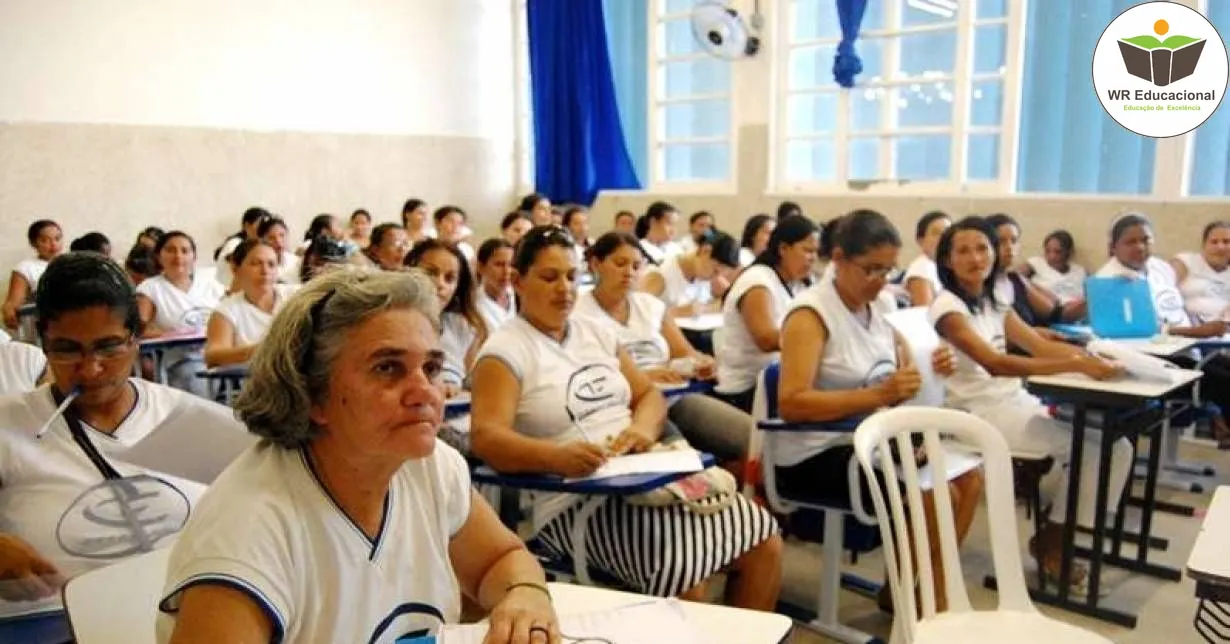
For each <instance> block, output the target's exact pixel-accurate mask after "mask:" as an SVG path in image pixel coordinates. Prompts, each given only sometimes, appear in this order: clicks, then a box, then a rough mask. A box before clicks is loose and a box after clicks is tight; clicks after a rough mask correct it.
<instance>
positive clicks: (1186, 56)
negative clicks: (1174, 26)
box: [1119, 35, 1206, 87]
mask: <svg viewBox="0 0 1230 644" xmlns="http://www.w3.org/2000/svg"><path fill="white" fill-rule="evenodd" d="M1205 42H1206V41H1205V39H1204V38H1192V37H1191V36H1171V37H1169V38H1167V39H1166V40H1158V39H1157V38H1156V37H1154V36H1151V35H1144V36H1136V37H1134V38H1120V39H1119V55H1121V56H1123V64H1124V66H1125V67H1127V71H1128V73H1129V74H1131V75H1133V76H1135V77H1137V78H1140V79H1144V80H1146V81H1149V82H1150V83H1153V84H1154V85H1156V86H1158V87H1165V86H1167V85H1169V84H1171V83H1173V82H1175V81H1180V80H1183V79H1184V78H1187V77H1188V76H1191V75H1192V72H1194V71H1196V63H1198V62H1200V54H1201V53H1202V52H1203V51H1204V43H1205Z"/></svg>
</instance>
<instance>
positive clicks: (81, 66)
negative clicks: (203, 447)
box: [0, 0, 515, 266]
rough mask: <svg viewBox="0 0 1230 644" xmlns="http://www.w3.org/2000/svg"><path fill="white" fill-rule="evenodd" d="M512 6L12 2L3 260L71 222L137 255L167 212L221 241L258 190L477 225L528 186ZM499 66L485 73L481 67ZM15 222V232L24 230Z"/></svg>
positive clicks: (3, 64) (266, 0) (4, 43)
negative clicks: (424, 203) (33, 226)
mask: <svg viewBox="0 0 1230 644" xmlns="http://www.w3.org/2000/svg"><path fill="white" fill-rule="evenodd" d="M512 11H513V3H512V2H506V1H502V0H256V1H252V0H212V1H211V2H204V3H203V2H195V1H193V0H56V1H55V2H3V3H0V221H3V222H4V224H5V231H6V233H8V234H5V235H3V236H0V266H9V265H12V263H13V262H15V261H16V260H17V259H18V258H20V257H23V256H25V255H26V254H27V253H28V249H27V248H26V244H25V239H24V231H25V226H26V224H27V223H28V222H29V221H31V220H33V219H36V218H41V217H48V218H52V219H56V220H58V221H59V222H61V224H62V225H63V226H64V228H65V233H66V237H68V238H70V239H71V238H72V237H75V236H77V235H80V234H82V233H84V232H86V231H88V230H94V229H97V230H101V231H103V232H105V233H106V234H108V235H109V236H111V237H112V240H113V243H114V245H115V246H116V251H117V253H118V252H123V251H126V250H127V248H128V246H129V244H130V243H131V241H132V239H133V238H134V237H135V234H136V232H137V231H138V230H139V229H140V228H142V227H144V226H146V225H150V224H158V225H162V226H164V227H168V228H174V227H178V228H183V229H186V230H188V231H189V232H190V233H191V234H193V235H194V236H196V237H197V239H198V243H199V244H200V245H201V246H202V247H207V248H210V249H212V248H213V247H214V246H215V245H216V244H217V243H218V242H219V241H220V240H221V238H222V237H223V236H224V235H226V234H227V233H229V232H232V231H233V230H234V229H236V228H237V226H238V220H239V215H240V214H241V213H242V211H243V210H244V209H245V208H246V207H248V206H249V205H251V204H262V205H265V206H266V207H268V208H269V209H271V210H273V211H274V212H277V213H279V214H282V215H283V216H285V217H286V218H287V219H288V221H289V222H290V223H291V226H292V231H291V232H292V235H295V236H299V235H301V234H302V231H303V230H304V228H305V227H306V225H307V223H308V220H309V219H310V218H311V217H312V216H313V215H315V214H317V213H319V212H332V213H335V214H339V215H343V216H344V215H348V214H349V213H350V211H351V210H353V209H354V208H357V207H364V208H367V209H368V210H370V211H371V212H372V214H373V215H374V216H375V218H376V219H377V220H392V219H396V217H397V216H398V214H399V213H400V208H401V203H402V202H403V201H404V200H405V199H406V198H407V197H410V196H419V197H422V198H425V199H427V200H429V201H430V202H431V203H434V204H442V203H446V202H447V203H458V204H461V205H463V206H464V207H466V208H467V210H469V211H470V213H471V218H472V219H473V220H474V221H473V224H472V225H473V226H474V227H475V228H477V229H479V230H480V231H489V230H494V229H495V228H496V224H497V223H498V216H499V213H502V212H503V211H504V210H505V209H506V207H507V205H508V203H509V202H510V200H511V199H512V196H513V187H514V186H513V179H514V176H513V174H514V170H513V136H514V118H515V117H514V113H513V63H512V60H513V56H512V51H513V50H512V47H513V45H512V40H513V13H512ZM480 78H481V79H482V80H481V82H479V81H477V80H476V79H480ZM14 233H16V234H14Z"/></svg>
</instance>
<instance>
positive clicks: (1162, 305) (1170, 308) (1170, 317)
mask: <svg viewBox="0 0 1230 644" xmlns="http://www.w3.org/2000/svg"><path fill="white" fill-rule="evenodd" d="M1155 303H1156V304H1157V312H1158V314H1159V315H1161V316H1162V318H1164V319H1165V320H1166V321H1167V322H1173V323H1181V322H1182V316H1180V315H1176V313H1179V312H1181V311H1182V310H1183V296H1181V295H1179V292H1178V291H1175V290H1173V289H1166V290H1164V291H1161V292H1159V293H1158V294H1157V300H1156V301H1155Z"/></svg>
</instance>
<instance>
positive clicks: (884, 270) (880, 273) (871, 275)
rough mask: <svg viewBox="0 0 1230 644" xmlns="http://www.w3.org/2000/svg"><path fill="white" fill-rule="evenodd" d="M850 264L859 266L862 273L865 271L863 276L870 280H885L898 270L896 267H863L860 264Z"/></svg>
mask: <svg viewBox="0 0 1230 644" xmlns="http://www.w3.org/2000/svg"><path fill="white" fill-rule="evenodd" d="M850 263H851V264H853V265H854V266H857V267H858V269H859V270H860V271H863V275H865V276H866V277H867V279H869V280H874V279H884V278H886V277H888V276H889V275H890V274H892V272H893V271H895V270H897V267H896V266H863V265H862V264H859V263H858V262H850Z"/></svg>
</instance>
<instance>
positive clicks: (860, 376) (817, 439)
mask: <svg viewBox="0 0 1230 644" xmlns="http://www.w3.org/2000/svg"><path fill="white" fill-rule="evenodd" d="M799 309H810V310H812V311H815V312H816V314H817V315H819V316H820V319H821V320H822V321H823V322H824V326H825V328H826V329H828V341H827V342H825V343H824V354H823V355H821V356H820V365H819V370H818V372H817V374H816V381H815V382H814V383H813V384H812V386H813V387H814V388H815V389H823V390H828V391H833V390H849V389H865V388H867V387H873V386H875V385H876V384H877V383H879V382H880V381H882V380H884V379H885V378H887V377H888V376H890V375H892V373H893V372H894V371H896V370H897V340H896V336H895V335H894V333H893V327H892V325H890V324H889V323H888V321H887V320H886V319H885V318H884V314H883V311H882V309H881V307H880V306H879V305H877V304H876V303H872V305H871V306H869V307H867V311H866V312H865V316H866V321H864V320H863V319H861V318H860V316H859V315H857V314H856V313H854V312H853V311H851V310H850V309H849V307H847V306H846V305H845V303H844V302H842V301H841V297H840V296H839V295H838V294H837V288H836V287H835V286H834V284H833V282H832V280H822V281H821V282H820V283H819V284H817V285H815V286H812V287H810V288H808V289H806V290H805V291H803V292H802V293H800V294H799V296H798V297H797V298H795V300H794V301H793V302H792V303H791V306H790V310H791V311H792V312H793V311H796V310H799ZM787 316H789V314H787ZM841 436H842V434H837V433H834V432H785V433H783V434H781V435H780V436H779V437H778V438H777V440H776V441H775V450H774V455H773V458H774V462H776V463H777V464H778V465H782V466H786V467H789V466H792V465H798V464H799V463H802V462H803V461H805V460H807V459H809V458H811V457H812V456H815V455H816V454H819V453H821V452H823V451H824V450H826V449H828V448H829V446H830V445H831V444H832V443H833V441H834V440H835V439H837V438H839V437H841Z"/></svg>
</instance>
